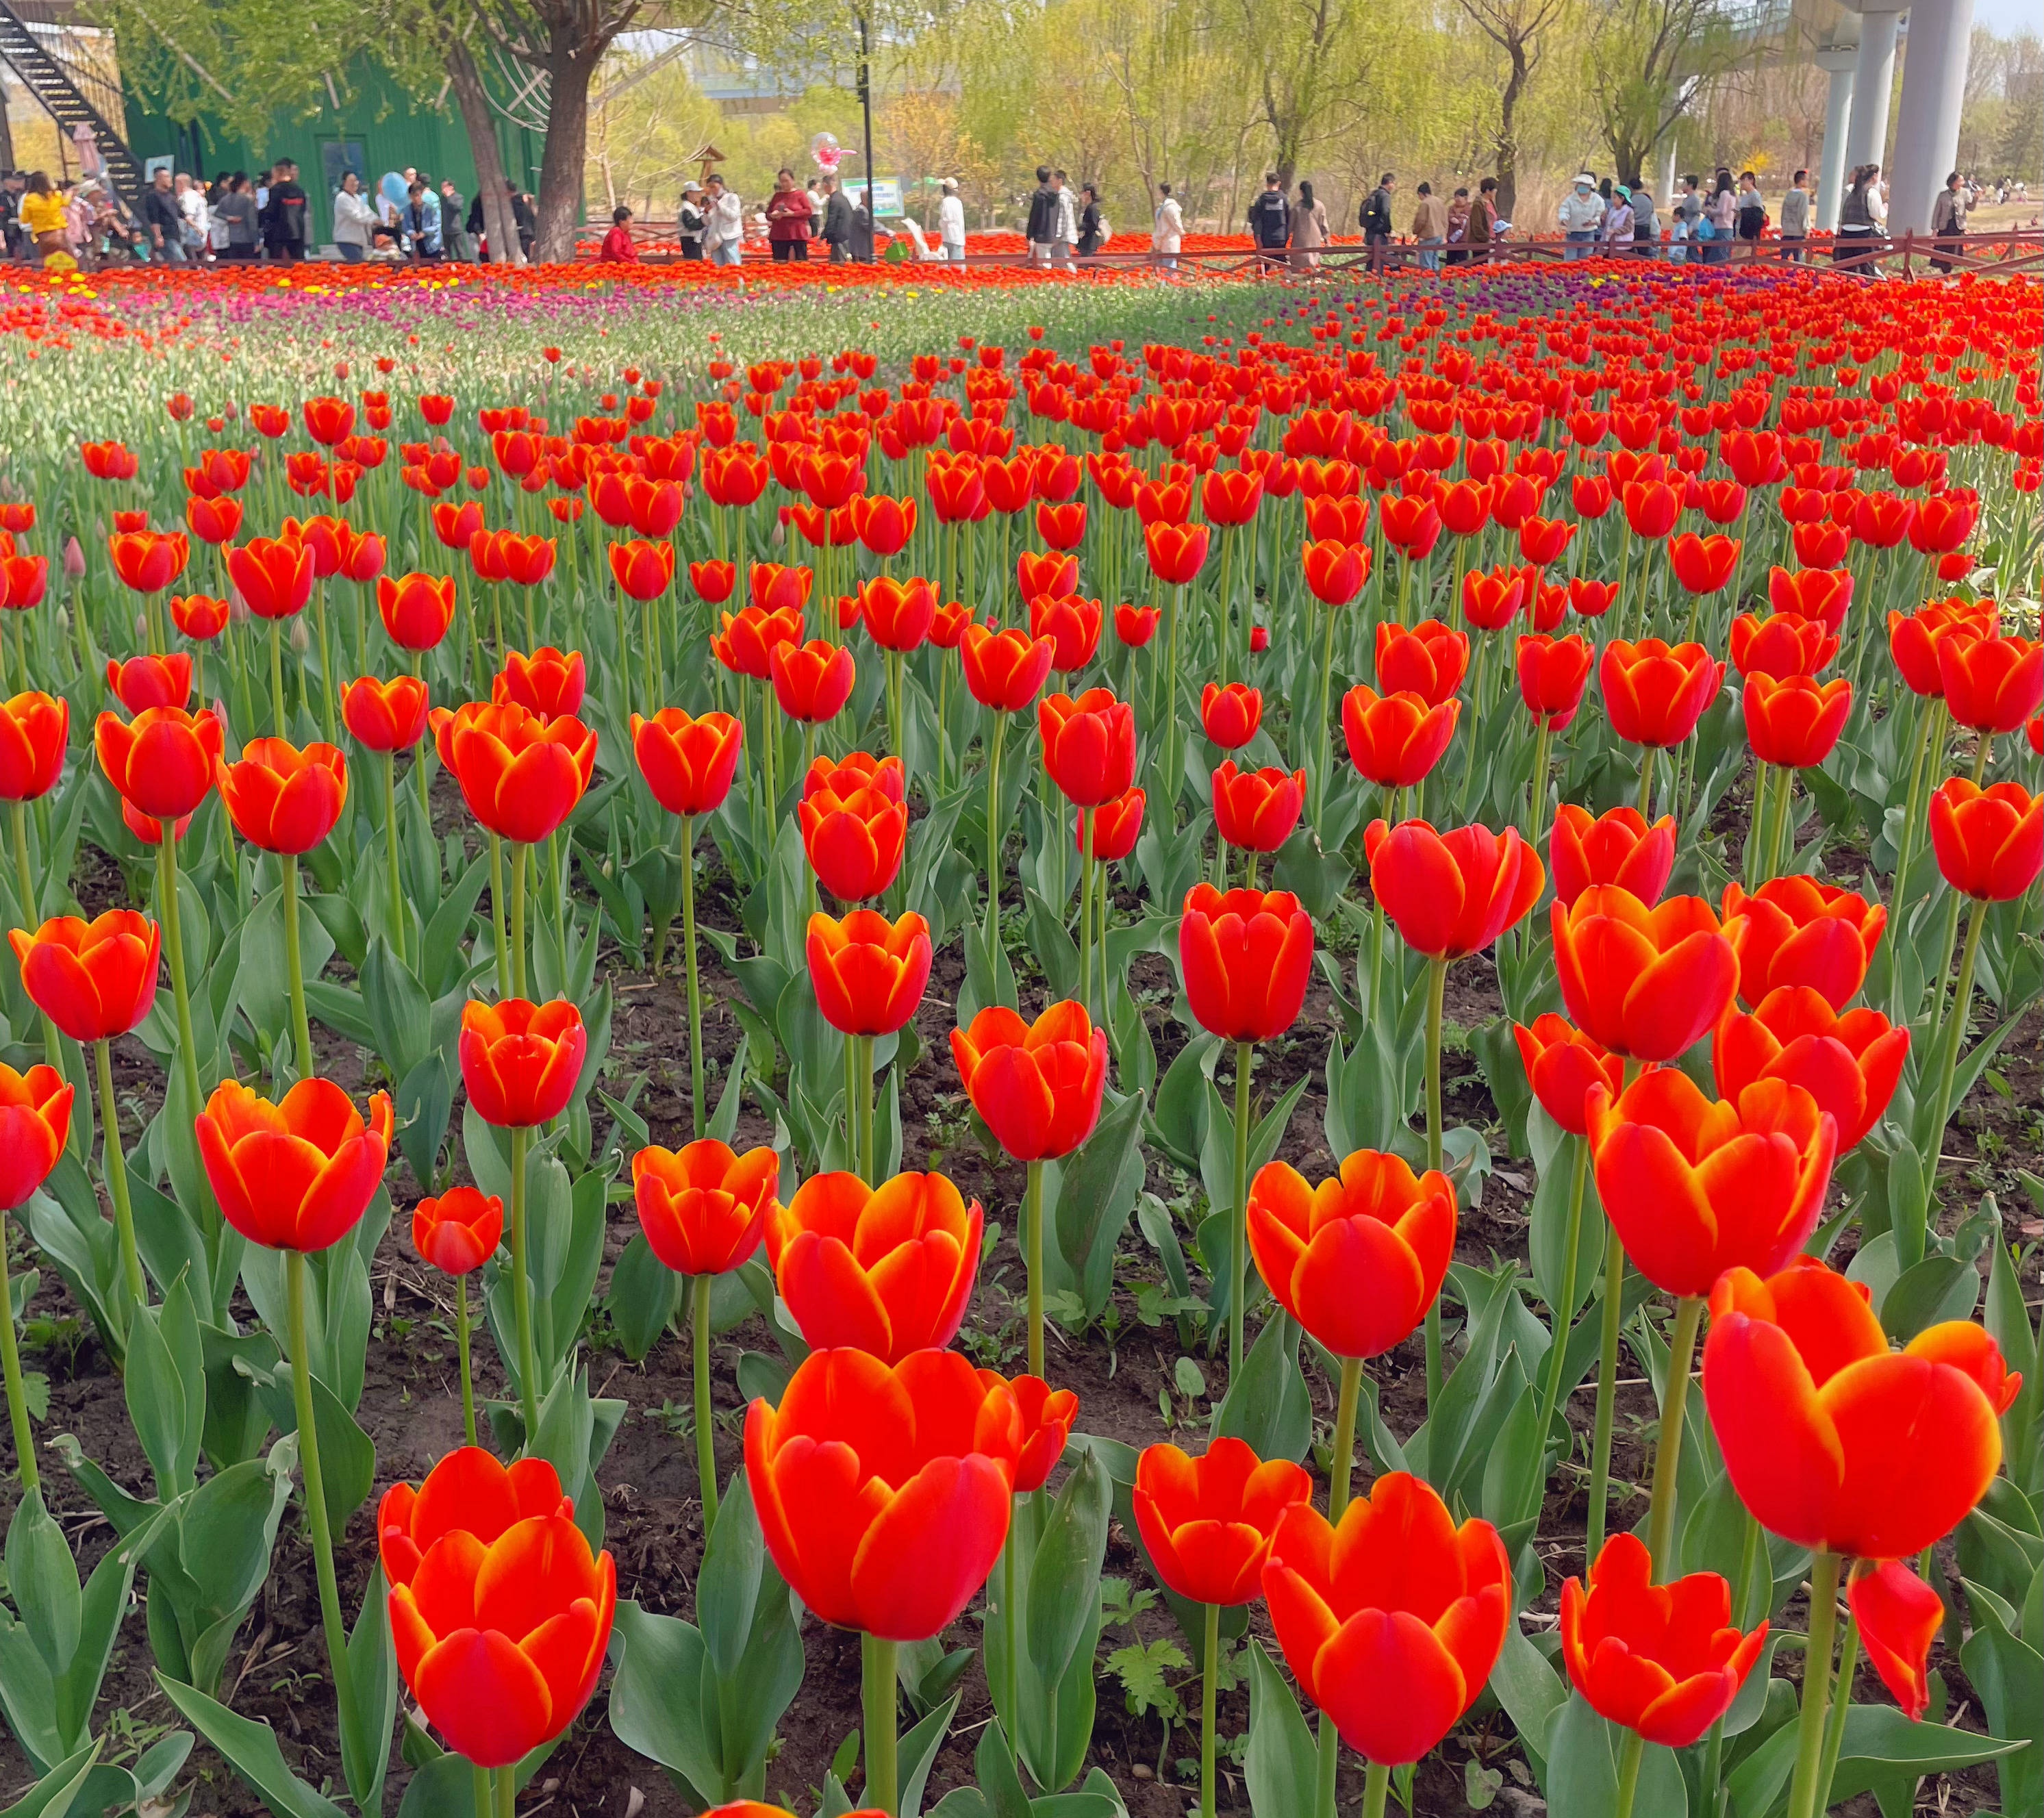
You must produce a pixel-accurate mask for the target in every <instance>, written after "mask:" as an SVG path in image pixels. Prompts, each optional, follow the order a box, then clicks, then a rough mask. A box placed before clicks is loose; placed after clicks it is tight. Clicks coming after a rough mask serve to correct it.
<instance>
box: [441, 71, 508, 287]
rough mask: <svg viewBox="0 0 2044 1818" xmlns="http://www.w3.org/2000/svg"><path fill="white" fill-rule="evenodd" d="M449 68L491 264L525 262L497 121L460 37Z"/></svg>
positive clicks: (487, 95) (479, 76)
mask: <svg viewBox="0 0 2044 1818" xmlns="http://www.w3.org/2000/svg"><path fill="white" fill-rule="evenodd" d="M447 67H448V83H449V85H450V86H451V87H452V88H453V90H454V98H455V106H457V107H459V109H460V110H461V123H462V125H463V126H464V127H465V128H467V131H468V149H469V155H470V156H471V157H472V158H474V160H475V193H476V194H478V196H480V197H481V198H482V231H483V232H484V233H485V234H486V235H487V236H488V237H489V240H490V263H491V264H492V265H516V264H519V263H523V260H524V253H523V251H522V249H521V248H520V246H519V244H518V226H517V222H516V221H513V219H512V217H511V198H510V196H509V194H508V193H507V191H506V190H505V184H504V160H503V159H502V158H501V157H500V156H498V148H497V122H496V121H495V120H494V118H493V117H491V114H490V96H489V94H488V92H487V91H486V90H485V89H484V87H483V86H482V70H481V68H480V67H478V65H477V63H476V60H475V55H474V52H472V51H471V50H470V49H469V48H468V46H467V44H463V42H462V41H461V40H459V38H456V39H453V40H450V42H449V44H448V54H447ZM457 225H460V224H457Z"/></svg>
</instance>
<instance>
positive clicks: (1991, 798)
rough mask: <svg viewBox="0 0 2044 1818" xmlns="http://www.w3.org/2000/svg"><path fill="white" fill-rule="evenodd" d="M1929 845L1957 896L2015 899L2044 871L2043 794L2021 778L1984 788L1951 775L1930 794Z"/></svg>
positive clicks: (2007, 900)
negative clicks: (2035, 791) (2025, 786)
mask: <svg viewBox="0 0 2044 1818" xmlns="http://www.w3.org/2000/svg"><path fill="white" fill-rule="evenodd" d="M1931 848H1932V849H1933V850H1934V851H1935V852H1936V853H1937V855H1938V870H1939V871H1941V872H1942V873H1943V874H1944V878H1945V882H1946V883H1948V884H1950V886H1952V888H1953V889H1954V890H1957V891H1958V892H1959V894H1961V895H1962V896H1969V897H1973V898H1974V899H1975V900H1976V901H1981V902H1992V903H2006V902H2013V901H2015V899H2016V898H2017V897H2019V896H2021V895H2022V894H2023V892H2024V891H2025V890H2028V889H2029V888H2030V886H2031V885H2032V884H2034V882H2036V881H2037V875H2038V872H2039V871H2044V796H2036V795H2032V794H2031V793H2030V792H2029V790H2027V789H2025V788H2024V787H2023V785H2022V784H2021V783H2019V782H1998V783H1996V784H1995V785H1994V786H1992V788H1989V789H1984V790H1982V789H1977V788H1975V787H1974V786H1973V784H1972V783H1971V782H1968V781H1967V780H1966V778H1964V777H1962V776H1955V777H1954V778H1951V780H1950V782H1946V784H1945V785H1944V786H1942V788H1941V789H1939V790H1938V793H1937V794H1935V795H1934V796H1932V797H1931Z"/></svg>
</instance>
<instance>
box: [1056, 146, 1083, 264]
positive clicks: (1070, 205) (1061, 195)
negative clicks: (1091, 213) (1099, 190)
mask: <svg viewBox="0 0 2044 1818" xmlns="http://www.w3.org/2000/svg"><path fill="white" fill-rule="evenodd" d="M1051 187H1052V188H1053V189H1054V190H1055V191H1056V192H1057V198H1058V225H1057V228H1056V230H1055V232H1054V233H1052V234H1051V263H1052V264H1053V265H1062V266H1063V267H1066V269H1067V270H1070V267H1071V263H1072V249H1073V248H1074V247H1075V246H1077V245H1078V240H1079V205H1078V198H1077V197H1076V196H1074V194H1072V180H1071V179H1070V177H1068V176H1066V175H1065V173H1064V172H1063V171H1052V172H1051Z"/></svg>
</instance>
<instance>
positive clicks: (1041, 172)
mask: <svg viewBox="0 0 2044 1818" xmlns="http://www.w3.org/2000/svg"><path fill="white" fill-rule="evenodd" d="M1057 237H1058V192H1057V191H1056V190H1055V189H1053V188H1052V187H1051V167H1050V166H1049V165H1048V164H1039V165H1038V166H1037V167H1036V190H1035V194H1033V195H1032V196H1031V197H1030V198H1029V225H1028V240H1029V263H1031V264H1032V265H1047V264H1049V263H1051V242H1052V241H1054V240H1056V238H1057Z"/></svg>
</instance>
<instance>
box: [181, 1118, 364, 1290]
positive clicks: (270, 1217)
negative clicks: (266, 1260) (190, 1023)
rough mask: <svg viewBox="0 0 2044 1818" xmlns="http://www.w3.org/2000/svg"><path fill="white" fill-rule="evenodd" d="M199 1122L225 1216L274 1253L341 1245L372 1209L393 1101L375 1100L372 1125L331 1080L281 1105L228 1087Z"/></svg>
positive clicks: (202, 1149) (209, 1176) (202, 1151)
mask: <svg viewBox="0 0 2044 1818" xmlns="http://www.w3.org/2000/svg"><path fill="white" fill-rule="evenodd" d="M195 1123H196V1125H197V1128H198V1152H199V1159H200V1160H201V1161H202V1162H203V1163H205V1164H206V1180H207V1182H209V1184H210V1186H212V1188H213V1197H214V1198H215V1199H216V1200H217V1201H219V1202H220V1210H221V1216H224V1217H225V1219H226V1220H227V1222H228V1223H229V1224H231V1225H232V1226H233V1227H234V1228H235V1229H236V1231H238V1232H240V1233H241V1235H242V1236H244V1237H245V1238H247V1239H248V1240H249V1241H250V1242H251V1243H260V1244H262V1245H263V1246H264V1247H267V1248H268V1249H271V1250H302V1251H318V1250H325V1249H326V1248H328V1247H329V1246H331V1245H332V1244H335V1243H339V1242H340V1240H341V1239H342V1238H344V1237H345V1236H347V1235H348V1232H351V1231H352V1230H353V1229H354V1228H355V1224H356V1222H357V1221H358V1220H359V1219H360V1218H361V1216H362V1215H363V1213H365V1212H366V1211H367V1210H368V1209H369V1201H371V1198H373V1197H375V1192H376V1190H377V1188H378V1186H380V1185H381V1184H382V1179H383V1164H384V1161H385V1159H386V1157H387V1156H388V1155H389V1154H390V1128H391V1117H390V1094H389V1093H385V1092H378V1093H375V1095H374V1096H373V1097H371V1099H370V1101H369V1117H368V1118H367V1120H366V1121H365V1120H364V1119H363V1116H362V1113H360V1112H359V1111H357V1110H356V1109H355V1105H354V1102H353V1101H352V1100H351V1099H350V1098H349V1097H348V1094H347V1093H345V1092H344V1091H343V1090H341V1089H340V1087H339V1086H336V1085H335V1084H334V1083H333V1082H332V1080H330V1079H302V1080H300V1081H299V1082H298V1084H297V1085H295V1086H293V1087H292V1088H291V1090H290V1091H289V1092H287V1093H285V1094H284V1097H283V1099H282V1102H280V1103H278V1104H274V1105H273V1104H272V1103H271V1101H269V1100H268V1099H267V1098H264V1097H261V1096H260V1095H259V1094H258V1093H255V1092H254V1091H252V1090H251V1089H250V1088H248V1086H243V1085H241V1084H240V1083H239V1082H236V1081H235V1080H232V1079H223V1080H222V1081H221V1082H220V1086H219V1089H218V1090H217V1091H216V1092H215V1093H213V1097H211V1098H209V1100H207V1101H206V1109H204V1110H203V1111H202V1112H200V1113H199V1114H198V1118H197V1119H196V1120H195Z"/></svg>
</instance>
